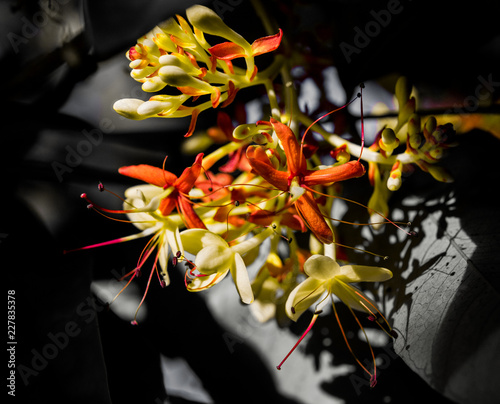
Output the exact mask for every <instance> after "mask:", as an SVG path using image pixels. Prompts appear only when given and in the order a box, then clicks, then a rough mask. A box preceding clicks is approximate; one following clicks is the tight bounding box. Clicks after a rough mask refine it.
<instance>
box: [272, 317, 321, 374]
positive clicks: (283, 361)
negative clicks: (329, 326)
mask: <svg viewBox="0 0 500 404" xmlns="http://www.w3.org/2000/svg"><path fill="white" fill-rule="evenodd" d="M318 315H319V313H314V316H313V318H312V319H311V322H310V323H309V326H308V327H307V328H306V330H305V331H304V333H303V334H302V336H301V337H300V338H299V340H298V341H297V342H296V343H295V345H294V346H293V347H292V349H291V350H290V352H288V354H287V355H286V356H285V358H284V359H283V360H282V361H281V362H280V364H279V365H278V366H276V369H278V370H281V367H282V366H283V363H285V361H286V360H287V359H288V357H289V356H290V355H291V354H292V352H293V351H295V348H297V347H298V346H299V344H300V342H301V341H302V340H303V339H304V337H305V336H306V335H307V333H308V332H309V331H311V328H312V327H313V325H314V323H315V322H316V319H317V318H318Z"/></svg>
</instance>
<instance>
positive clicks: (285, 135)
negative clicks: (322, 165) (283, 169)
mask: <svg viewBox="0 0 500 404" xmlns="http://www.w3.org/2000/svg"><path fill="white" fill-rule="evenodd" d="M271 124H272V125H273V128H274V131H275V132H276V135H277V136H278V138H279V140H280V141H281V145H282V146H283V150H284V152H285V155H286V158H287V164H288V171H289V176H290V177H295V176H296V175H298V174H300V173H304V172H305V171H306V169H307V162H306V159H305V157H304V156H303V154H302V151H301V148H300V144H299V142H298V141H297V138H296V137H295V134H294V133H293V132H292V130H291V129H290V128H289V127H288V126H286V125H284V124H282V123H281V122H279V121H277V120H276V119H274V118H271Z"/></svg>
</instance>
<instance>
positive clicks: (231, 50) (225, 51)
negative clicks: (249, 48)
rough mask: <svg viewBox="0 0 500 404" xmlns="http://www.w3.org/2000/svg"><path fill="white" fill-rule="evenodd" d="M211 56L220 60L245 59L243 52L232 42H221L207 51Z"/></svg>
mask: <svg viewBox="0 0 500 404" xmlns="http://www.w3.org/2000/svg"><path fill="white" fill-rule="evenodd" d="M208 51H209V52H210V54H211V55H212V56H215V57H216V58H217V59H220V60H233V59H236V58H241V57H245V56H246V54H245V50H244V49H243V48H242V47H241V46H240V45H237V44H235V43H234V42H222V43H219V44H217V45H214V46H212V47H211V48H209V49H208Z"/></svg>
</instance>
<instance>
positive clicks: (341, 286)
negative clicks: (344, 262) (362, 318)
mask: <svg viewBox="0 0 500 404" xmlns="http://www.w3.org/2000/svg"><path fill="white" fill-rule="evenodd" d="M329 288H330V292H331V293H333V294H334V295H336V296H337V297H338V298H339V299H340V300H342V301H343V302H344V303H345V304H346V305H348V306H350V307H351V308H352V309H355V310H359V311H363V312H365V313H368V314H374V313H376V312H377V310H376V309H375V307H376V304H375V302H374V301H373V300H371V299H370V298H368V297H367V296H366V295H365V294H364V293H362V292H361V291H360V290H359V289H357V288H355V287H353V286H351V285H348V284H347V283H344V282H342V281H340V280H338V277H337V278H336V279H334V280H333V281H332V282H330V285H329Z"/></svg>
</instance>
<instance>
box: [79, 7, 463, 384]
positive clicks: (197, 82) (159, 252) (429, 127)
mask: <svg viewBox="0 0 500 404" xmlns="http://www.w3.org/2000/svg"><path fill="white" fill-rule="evenodd" d="M186 14H187V19H188V21H189V23H190V24H191V25H189V23H188V22H187V21H186V20H185V19H184V18H182V17H181V16H177V20H174V19H173V18H172V19H170V20H168V21H166V22H165V23H163V24H160V25H158V26H157V27H155V28H154V29H153V30H152V31H151V32H149V33H148V34H146V35H145V36H144V37H143V38H141V39H140V40H139V41H138V43H137V45H135V46H134V47H132V48H130V50H129V51H128V52H127V57H128V59H129V60H130V61H131V62H130V67H131V69H132V73H131V75H132V77H133V78H134V79H135V80H137V81H139V82H141V83H143V85H142V88H143V90H144V91H146V92H155V93H156V92H158V91H160V90H162V89H163V88H165V87H166V86H171V87H175V88H176V89H177V90H178V91H179V94H178V95H158V94H156V95H154V96H153V97H151V98H150V99H149V101H141V100H132V99H124V100H119V101H117V102H116V103H115V110H116V111H117V112H118V113H120V114H122V115H124V116H126V117H128V118H131V119H145V118H150V117H183V116H191V117H192V122H191V125H190V128H189V129H188V133H187V134H188V135H191V134H192V133H193V130H194V123H195V122H196V117H197V115H198V114H199V113H200V112H201V111H203V110H205V109H207V108H217V107H225V106H227V105H228V104H229V103H232V102H234V101H235V96H236V93H237V91H238V90H241V89H243V88H246V87H249V86H255V85H262V86H264V87H265V89H266V90H267V94H268V96H269V104H270V107H271V108H270V110H271V115H272V116H270V117H268V118H266V119H262V120H260V121H258V122H250V123H246V122H244V123H241V124H240V125H237V126H234V124H233V121H232V119H231V117H230V116H229V115H228V114H227V113H225V112H222V111H219V118H218V121H217V126H216V127H214V128H211V129H210V130H209V131H207V132H209V133H210V137H211V138H212V139H216V138H217V142H218V143H219V147H217V148H216V149H215V150H214V151H212V152H211V153H209V154H206V153H205V152H199V153H198V154H197V155H196V157H195V158H194V161H193V163H192V165H191V166H189V167H187V168H185V169H184V171H183V172H182V173H181V174H180V175H179V176H177V175H176V174H174V173H172V172H170V171H167V170H166V169H165V162H164V166H163V167H161V168H160V167H153V166H149V165H135V166H127V167H121V168H120V169H119V173H120V174H122V175H124V176H127V177H131V178H134V179H137V180H139V181H142V182H143V184H140V185H137V186H134V187H132V188H130V189H128V190H127V191H126V192H125V199H124V200H123V209H121V210H110V209H106V208H104V207H101V206H97V205H96V204H95V203H93V202H92V201H91V199H90V198H89V197H88V196H87V195H86V194H83V195H82V198H84V199H85V200H87V202H88V207H89V208H92V209H96V210H99V211H100V212H103V213H105V214H123V215H126V216H127V219H128V220H129V221H130V222H131V223H133V224H134V225H135V227H137V228H138V229H139V232H138V233H136V234H133V235H131V236H127V237H123V238H120V239H116V240H111V241H107V242H103V243H100V244H95V245H91V246H87V247H84V249H87V248H93V247H97V246H103V245H109V244H114V243H120V242H124V241H129V240H132V239H137V238H141V237H149V238H150V240H149V242H148V243H147V245H146V248H145V249H144V251H143V253H142V255H141V257H140V258H139V260H138V263H137V265H136V267H135V269H134V270H132V271H131V272H130V273H129V274H128V277H129V282H130V281H131V280H132V279H134V277H136V276H137V275H138V274H139V273H140V271H141V270H142V268H143V267H144V265H145V264H146V262H147V261H148V259H149V258H152V261H153V264H152V269H151V272H150V275H149V282H148V289H149V285H150V282H151V280H152V277H153V275H154V274H157V275H158V278H159V280H160V283H161V285H162V286H166V285H168V284H169V282H170V281H169V275H168V271H169V270H171V269H172V268H173V267H175V266H178V265H179V264H180V263H183V264H184V265H186V268H185V272H184V274H185V277H184V279H185V286H186V288H187V290H189V291H191V292H199V291H203V290H206V289H208V288H211V287H214V286H216V285H217V284H218V283H219V282H221V281H222V280H223V279H225V278H226V276H227V275H228V274H231V277H232V279H233V281H234V284H235V286H236V289H237V291H238V293H239V296H240V298H241V301H242V302H243V303H245V304H249V305H250V307H251V310H252V312H253V313H254V315H255V316H256V318H257V319H259V320H260V321H269V320H271V319H273V318H275V319H276V320H277V321H278V323H279V324H280V325H284V324H286V321H287V319H289V320H293V321H295V320H297V318H298V317H299V316H300V315H301V314H303V313H304V312H306V311H307V309H308V308H309V307H314V315H313V319H312V321H311V324H310V326H309V327H308V329H307V330H306V332H305V333H304V335H303V336H302V337H301V338H300V340H299V341H298V343H299V342H300V341H301V340H302V339H303V338H304V336H305V334H307V332H308V331H309V330H310V329H311V327H312V325H313V324H314V322H315V321H316V318H317V316H318V315H319V314H320V313H321V311H322V308H323V307H324V305H325V304H326V303H327V302H329V301H331V302H332V306H333V309H334V313H335V316H336V319H337V321H338V323H339V326H340V328H341V330H342V333H343V334H344V330H343V327H342V325H341V322H340V318H339V316H338V314H337V311H336V310H335V304H334V303H333V296H334V295H335V296H337V297H338V298H339V299H340V300H341V301H342V302H343V303H345V304H346V305H347V306H348V307H349V309H350V310H351V312H352V314H353V315H354V317H355V318H356V321H358V318H357V317H356V315H355V311H358V312H361V313H365V314H366V315H367V316H368V318H370V319H372V320H376V321H375V322H376V323H377V324H378V325H379V326H381V327H382V329H384V331H386V332H387V334H388V335H390V336H391V337H395V336H396V334H395V332H394V331H393V330H392V329H391V327H390V325H389V324H388V322H387V320H385V318H384V317H383V315H382V314H381V312H380V311H379V309H378V308H377V305H376V304H375V302H374V301H373V300H372V299H370V298H369V297H368V296H366V295H365V294H364V293H363V292H362V291H361V290H360V289H358V288H357V287H355V286H352V285H351V284H352V283H359V282H383V281H385V280H387V279H390V278H391V277H392V273H391V271H389V270H388V269H386V268H382V267H379V266H359V265H352V264H349V263H347V262H344V263H345V265H342V266H341V265H340V264H339V263H338V261H340V262H342V261H346V260H347V258H346V257H345V256H341V255H340V252H339V250H338V245H337V241H336V239H337V236H336V233H337V229H336V226H334V222H333V220H332V218H331V217H330V215H331V207H332V201H333V200H334V199H335V198H337V197H340V194H339V192H340V191H339V187H338V185H339V184H340V183H342V182H344V181H349V180H352V179H355V178H358V177H361V176H363V175H365V172H366V168H368V175H369V178H370V180H371V182H372V184H373V186H374V192H373V196H372V198H371V199H370V201H369V203H368V210H369V212H370V213H372V214H373V215H377V216H378V217H379V218H380V217H382V218H384V220H385V221H386V222H387V220H386V216H387V214H388V197H389V195H390V192H393V191H395V190H397V189H398V188H399V187H400V185H401V174H402V173H403V172H404V171H405V169H406V167H407V166H409V165H412V164H416V165H418V166H419V167H420V168H421V169H423V170H424V171H427V172H429V173H431V174H432V175H433V176H434V177H435V178H437V179H438V180H440V181H448V180H450V178H449V176H448V175H447V174H445V172H444V171H443V170H442V169H440V168H439V167H438V166H436V165H435V163H436V162H437V161H438V160H439V159H440V158H441V157H442V154H443V150H444V149H445V148H446V147H448V146H449V144H448V143H447V140H448V138H449V137H450V135H451V134H452V132H453V130H452V128H451V127H449V125H444V126H443V125H441V126H439V125H437V122H436V119H435V118H429V119H428V120H427V121H426V123H425V124H424V125H423V127H421V124H420V118H419V116H418V114H416V112H415V99H414V97H410V94H411V91H410V90H411V88H409V86H408V85H407V83H406V81H405V79H404V78H403V79H401V80H400V81H399V82H398V84H397V86H396V97H397V100H398V102H399V115H398V121H397V124H396V126H395V127H394V128H389V127H384V128H382V129H381V130H380V132H379V134H378V135H377V137H376V140H375V142H374V143H373V144H372V145H371V146H369V147H367V148H364V147H363V146H364V136H362V137H361V145H360V144H355V143H353V142H352V141H348V140H346V139H345V138H343V137H341V136H339V135H337V134H334V133H330V132H328V131H326V130H325V129H324V128H323V127H321V126H320V125H319V124H318V120H316V121H312V120H311V119H310V118H309V117H308V116H307V115H306V114H305V113H304V112H301V111H296V112H295V114H293V115H292V114H289V113H287V112H286V111H289V110H290V109H291V108H290V105H287V104H286V103H287V102H290V103H292V104H294V105H295V103H296V100H295V99H294V98H293V97H294V95H293V92H292V93H291V94H292V97H290V98H287V97H282V102H284V103H285V105H284V107H283V105H282V104H280V103H279V102H278V98H277V97H276V92H275V88H274V86H273V80H274V78H275V76H276V75H278V74H282V75H283V77H282V78H283V79H284V80H285V81H286V78H287V74H286V71H287V69H290V66H288V65H287V61H286V60H284V59H283V58H280V57H277V58H276V60H275V62H273V63H272V64H271V65H270V66H269V67H268V68H267V69H264V70H262V71H259V69H258V67H257V64H256V60H255V57H256V56H258V55H260V54H263V53H267V52H271V51H274V50H276V49H278V47H279V46H280V44H281V40H282V35H283V34H282V31H281V30H280V31H279V32H278V33H276V34H273V35H270V36H266V37H262V38H259V39H257V40H255V41H254V42H253V43H251V44H250V43H249V42H247V41H246V40H245V39H244V38H242V37H241V36H240V35H239V34H238V33H236V32H235V31H233V30H232V29H231V28H229V27H228V26H227V25H225V24H224V23H223V22H222V20H221V19H220V18H219V17H218V16H217V14H215V13H214V12H213V11H211V10H210V9H208V8H206V7H203V6H193V7H191V8H189V9H188V10H187V12H186ZM204 34H209V35H212V36H217V37H220V38H223V40H225V41H224V42H221V43H219V44H216V45H210V44H208V42H207V41H206V40H205V35H204ZM236 58H243V59H244V62H245V65H246V68H242V67H236V66H234V65H233V64H232V60H234V59H236ZM287 88H288V89H290V86H288V87H287ZM362 89H363V86H360V93H359V94H358V96H357V97H356V98H355V99H353V100H352V101H351V102H355V101H357V100H359V101H360V102H361V105H362ZM203 96H208V97H209V99H208V100H207V101H203V102H199V103H197V102H198V98H199V97H203ZM347 105H348V104H346V106H347ZM344 107H345V106H344ZM344 107H341V108H344ZM341 108H340V109H341ZM336 111H337V110H335V111H331V112H330V113H334V112H336ZM313 131H314V132H316V134H319V135H321V136H322V140H323V141H324V143H326V144H327V145H328V148H329V151H330V153H329V157H330V160H329V162H328V163H325V162H324V161H323V160H322V156H323V155H324V154H322V155H320V154H319V153H317V151H318V147H317V142H316V140H315V138H313V137H312V136H308V135H309V133H311V132H313ZM362 132H363V131H362ZM362 134H363V133H362ZM402 148H403V150H401V149H402ZM332 157H333V162H332V159H331V158H332ZM166 161H167V160H166ZM99 190H101V191H104V190H105V188H104V186H102V185H101V184H100V185H99ZM373 215H372V216H373ZM298 234H303V235H308V236H309V242H308V243H307V242H306V243H304V242H303V240H304V237H300V239H301V240H302V241H299V240H298V239H299V237H297V235H298ZM263 243H267V245H268V246H269V248H266V249H265V252H264V249H261V248H260V247H261V246H262V244H263ZM284 251H286V253H284ZM192 257H194V258H192ZM257 257H260V258H261V259H262V262H263V264H262V266H261V268H260V270H259V271H258V273H257V275H256V276H255V278H254V279H250V276H249V273H248V270H247V266H248V265H249V264H250V263H252V262H255V260H256V258H257ZM160 275H161V276H160ZM127 285H128V284H127ZM146 293H147V290H146ZM145 296H146V294H145V295H144V297H145ZM143 300H144V298H143ZM318 301H319V303H317V302H318ZM139 307H140V306H139ZM138 310H139V308H138ZM134 322H135V320H134ZM358 324H359V325H360V327H361V328H362V326H361V323H360V322H359V321H358ZM344 336H345V334H344ZM365 336H366V334H365ZM345 341H346V343H347V346H348V347H349V349H350V350H351V348H350V346H349V342H348V339H347V338H345ZM298 343H297V344H298ZM294 348H295V347H294ZM294 348H292V351H293V349H294ZM370 349H371V348H370ZM351 352H352V350H351ZM290 353H291V352H290ZM372 356H373V351H372ZM287 357H288V356H287ZM355 358H356V356H355ZM285 359H286V358H285ZM356 360H357V362H358V363H359V364H360V365H361V366H362V367H363V369H364V370H365V371H366V372H367V373H368V374H369V375H370V378H371V385H372V386H373V385H375V383H376V364H375V358H374V357H373V369H368V368H366V367H365V366H364V365H363V364H362V363H361V362H360V361H359V360H358V359H357V358H356ZM281 365H282V363H281V364H280V365H279V366H278V368H280V367H281Z"/></svg>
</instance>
